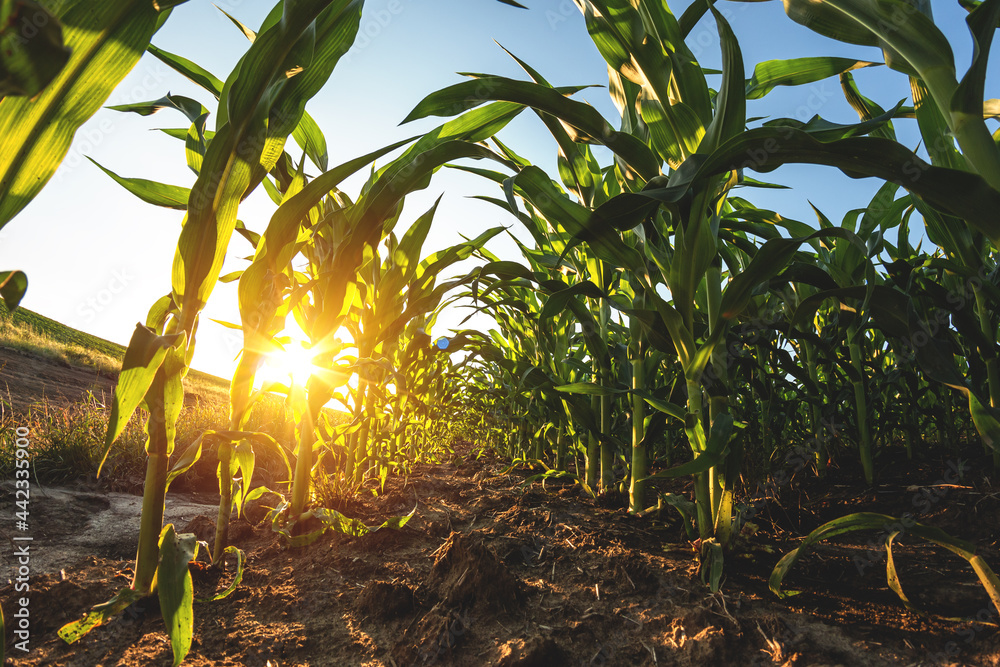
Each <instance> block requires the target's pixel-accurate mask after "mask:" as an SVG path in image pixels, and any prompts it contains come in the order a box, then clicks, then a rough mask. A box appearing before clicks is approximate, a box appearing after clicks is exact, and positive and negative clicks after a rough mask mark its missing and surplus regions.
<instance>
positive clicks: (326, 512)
mask: <svg viewBox="0 0 1000 667" xmlns="http://www.w3.org/2000/svg"><path fill="white" fill-rule="evenodd" d="M416 511H417V508H416V507H414V508H413V510H412V511H411V512H410V513H409V514H405V515H403V516H395V517H391V518H389V519H386V520H385V521H383V522H382V523H381V524H380V525H378V526H367V525H365V523H364V522H363V521H361V520H360V519H352V518H350V517H347V516H345V515H343V514H341V513H340V512H338V511H337V510H332V509H328V508H325V507H320V508H317V509H313V510H310V511H308V512H304V513H303V514H302V520H303V521H304V520H307V519H309V518H316V519H317V520H319V522H320V523H321V524H322V527H321V528H318V529H317V530H314V531H312V532H311V533H307V534H305V535H294V536H293V535H292V534H291V530H290V527H287V526H286V527H285V528H279V529H277V530H276V531H275V532H277V533H280V534H281V535H284V536H285V537H286V538H288V545H289V546H290V547H302V546H306V545H308V544H312V543H313V542H315V541H316V540H318V539H319V538H320V536H321V535H322V534H323V533H325V532H326V531H328V530H332V531H334V532H337V533H342V534H344V535H349V536H351V537H363V536H365V535H368V534H370V533H374V532H375V531H378V530H382V529H383V528H388V529H390V530H401V529H402V528H403V527H404V526H406V524H407V522H408V521H409V520H410V519H411V518H413V515H414V513H415V512H416Z"/></svg>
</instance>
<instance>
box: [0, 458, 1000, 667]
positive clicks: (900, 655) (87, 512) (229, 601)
mask: <svg viewBox="0 0 1000 667" xmlns="http://www.w3.org/2000/svg"><path fill="white" fill-rule="evenodd" d="M455 451H456V454H455V456H454V458H453V459H452V460H449V461H447V462H445V463H441V464H437V465H430V464H419V465H416V466H414V468H413V470H412V471H411V474H410V475H408V476H407V477H405V478H404V477H394V478H390V479H389V481H388V483H387V485H386V488H385V489H384V492H383V493H382V494H380V495H378V496H364V497H360V498H358V499H352V500H350V501H345V502H344V503H343V504H342V505H341V506H340V507H339V508H338V509H340V510H341V511H343V512H344V513H345V514H347V515H349V516H351V517H357V518H360V519H362V520H363V521H364V522H365V523H366V524H368V525H370V526H376V525H379V524H381V523H382V522H383V521H384V520H385V519H386V518H388V517H392V516H400V515H405V514H407V513H409V512H411V511H413V512H414V514H413V517H412V518H411V519H410V520H409V522H408V523H407V524H406V525H405V527H403V528H402V529H401V530H390V529H383V530H379V531H377V532H374V533H371V534H369V535H366V536H364V537H349V536H347V535H342V534H336V533H327V534H325V535H324V536H323V537H321V538H320V539H319V540H318V541H317V542H315V543H313V544H312V545H310V546H307V547H302V548H297V549H289V548H287V547H286V546H285V545H284V543H283V538H281V536H279V535H278V534H276V533H275V532H274V531H273V530H272V527H271V523H270V522H269V521H267V520H266V514H267V505H268V502H267V497H266V496H265V497H264V498H262V499H261V502H257V503H255V504H254V505H253V506H252V507H248V509H247V511H246V512H245V513H244V514H243V515H242V516H241V517H240V518H234V519H233V522H232V528H231V531H230V534H231V539H232V542H233V544H235V545H236V546H237V547H239V548H240V549H241V550H243V551H244V552H245V554H246V563H245V567H246V569H245V573H244V575H243V580H242V582H241V584H240V585H239V586H238V587H237V589H236V591H235V592H234V593H233V594H232V595H231V596H229V597H227V598H224V599H222V600H218V601H215V602H207V603H196V605H195V628H194V642H193V645H192V648H191V651H190V653H189V655H188V657H187V659H186V660H185V662H184V664H185V665H192V666H204V665H229V666H236V665H245V666H248V667H256V666H261V667H264V666H272V667H291V666H295V665H310V666H319V665H330V666H334V665H336V666H342V665H344V666H346V665H364V666H376V665H392V666H394V667H404V666H405V667H409V666H410V665H442V666H458V665H498V666H503V667H513V666H515V665H520V666H532V665H535V666H539V667H543V666H557V665H571V666H574V667H575V666H577V665H580V666H596V665H656V666H659V665H681V666H688V665H690V666H692V667H693V666H696V665H782V666H794V665H810V666H813V665H826V666H830V667H833V666H835V665H843V666H854V665H857V666H865V667H868V666H881V665H914V666H916V665H991V666H996V665H998V664H1000V635H998V634H997V631H996V629H995V627H994V626H992V625H989V624H984V623H978V624H977V623H969V622H961V621H956V620H946V619H945V617H955V616H960V617H966V618H977V617H978V620H979V621H987V622H990V623H996V621H997V615H996V610H995V609H994V608H993V606H992V604H991V602H990V600H989V598H988V596H987V594H986V593H985V591H984V590H983V588H982V586H980V585H979V584H978V582H977V580H976V576H975V574H974V573H973V571H972V569H971V568H970V567H968V566H967V565H966V563H965V562H964V561H962V560H961V559H960V558H958V557H956V556H954V555H952V554H951V553H949V552H947V551H945V550H943V549H940V548H938V547H933V546H931V545H929V544H928V543H926V542H921V541H919V540H916V539H913V538H910V537H906V536H905V535H904V536H902V537H900V538H898V539H897V546H896V547H895V548H894V556H895V561H896V563H897V566H898V568H899V574H900V578H901V581H902V584H903V586H904V589H905V591H906V593H907V595H908V597H909V599H910V600H911V601H912V602H913V604H914V605H916V606H917V607H919V608H921V609H923V610H924V611H925V612H927V615H923V614H919V613H916V612H914V611H909V610H907V609H906V608H905V607H904V605H903V604H902V603H901V602H900V600H899V598H898V597H897V596H896V595H895V594H894V593H893V592H892V591H891V590H890V589H889V587H888V585H887V583H886V577H885V558H884V549H879V548H875V547H874V546H873V545H876V544H880V543H881V541H882V539H883V538H884V537H885V535H884V534H882V535H877V534H873V533H854V534H849V535H845V536H841V537H838V538H836V539H834V540H832V541H831V542H830V543H824V544H821V545H819V546H818V547H817V548H816V549H815V550H814V551H812V552H810V554H809V555H807V556H804V557H803V558H802V559H801V560H800V562H799V563H798V564H797V565H796V566H795V568H794V569H793V571H792V573H791V574H790V575H789V577H788V579H787V581H786V588H788V589H799V590H802V591H803V592H802V593H801V594H799V595H796V596H794V597H791V598H788V599H786V600H781V599H778V598H777V597H776V596H775V595H774V594H773V593H771V592H770V591H769V590H768V585H767V579H768V577H769V575H770V573H771V570H772V568H773V567H774V566H775V564H776V563H777V562H778V560H779V559H780V557H781V555H782V554H784V553H787V552H788V551H789V550H791V549H793V548H795V546H797V544H798V543H799V541H800V538H801V537H802V535H804V534H805V533H807V532H808V531H810V530H812V529H813V528H815V527H817V526H818V525H820V524H821V523H823V522H824V521H827V520H829V519H832V518H836V517H838V516H842V515H844V514H848V513H850V512H855V511H879V512H883V513H885V514H890V515H893V516H901V515H903V514H904V513H908V514H909V515H911V516H913V517H914V518H916V519H917V520H919V521H921V522H924V523H927V524H930V525H933V526H937V527H940V528H942V529H944V530H946V531H948V532H949V533H950V534H952V535H954V536H956V537H961V538H964V539H967V540H970V541H972V542H974V543H975V544H976V545H977V547H978V553H979V554H980V555H981V556H982V557H983V558H984V559H985V561H986V562H987V563H988V564H990V565H991V566H992V567H994V568H997V567H1000V556H998V550H997V546H998V545H997V537H996V536H997V534H998V522H1000V512H998V510H1000V493H998V492H997V491H996V490H995V486H994V485H992V484H991V480H990V479H989V475H992V474H993V473H992V472H991V470H992V466H991V464H990V463H989V462H988V460H987V459H986V458H984V457H983V456H982V450H981V448H978V449H976V448H973V449H970V450H969V451H968V452H967V457H968V459H969V460H970V461H971V463H970V464H969V465H968V466H966V465H959V463H960V460H959V459H957V458H956V459H953V460H951V461H948V460H935V459H927V460H925V461H923V462H919V463H909V462H906V461H905V459H904V460H902V461H900V460H897V459H894V458H893V457H892V456H889V452H891V451H892V450H886V451H885V452H883V456H882V457H880V458H879V460H878V466H879V483H878V484H877V485H876V486H875V487H874V488H873V489H869V488H867V487H866V486H865V485H864V483H863V482H862V481H860V480H861V479H862V478H861V475H860V474H859V471H857V470H855V469H849V468H842V469H841V468H831V469H830V470H829V473H828V476H827V478H826V479H825V480H817V479H816V477H815V476H814V475H811V474H808V472H807V471H806V470H802V471H799V472H797V473H796V474H794V475H792V476H791V478H790V479H788V480H784V481H785V483H784V484H782V485H778V486H775V487H773V488H771V489H767V490H766V492H761V493H760V494H744V495H746V496H747V497H751V496H754V495H759V496H760V497H759V498H757V501H758V502H757V503H755V516H754V518H753V521H752V525H748V527H747V529H746V530H745V531H744V534H743V536H742V537H741V538H740V540H739V543H738V545H737V548H736V550H735V552H734V553H733V554H730V555H727V556H726V575H725V578H724V580H723V583H722V590H721V592H719V593H716V594H712V593H710V592H709V590H708V589H707V587H706V586H705V585H704V584H703V583H702V581H701V578H700V576H699V574H698V566H697V561H696V558H695V556H696V548H695V545H694V544H693V543H692V542H690V541H689V540H688V539H687V537H686V534H685V532H684V530H683V526H682V524H681V521H680V519H679V515H677V514H676V513H675V512H674V510H672V509H668V510H667V511H665V513H664V514H663V515H662V516H661V517H656V516H648V517H642V518H640V517H635V516H630V515H629V514H628V513H627V511H626V510H625V508H624V506H623V503H622V502H621V501H620V500H619V499H617V498H615V497H606V498H601V499H598V500H594V499H592V498H590V497H588V496H587V495H585V494H583V493H582V492H581V490H580V488H579V487H578V486H577V487H573V486H564V487H560V486H553V485H551V484H549V485H548V486H547V487H546V488H542V486H541V485H540V484H538V483H533V484H530V485H524V484H523V482H524V480H525V479H526V477H527V476H528V475H529V474H530V473H529V471H526V470H521V469H514V470H507V469H506V468H505V465H504V463H503V462H501V461H500V460H498V459H496V458H493V457H492V456H491V455H479V454H478V452H477V450H476V449H475V448H474V447H473V446H472V445H470V444H469V443H459V444H457V445H456V446H455ZM844 458H845V460H846V457H844ZM959 470H961V471H962V474H959V472H958V471H959ZM210 481H212V480H208V481H207V482H206V488H204V489H202V491H201V493H199V494H196V495H192V494H191V493H190V492H186V493H176V492H174V491H173V490H171V493H170V494H169V495H168V498H167V509H168V512H170V513H171V514H170V515H169V520H170V521H173V522H174V523H176V525H177V527H178V528H179V529H180V532H194V533H195V534H197V535H199V538H200V539H210V538H211V535H212V532H213V529H214V518H215V516H216V510H215V507H214V502H215V500H216V499H217V496H213V495H211V493H209V491H210V488H209V487H210V484H208V482H210ZM671 484H672V486H670V487H669V488H668V490H670V491H672V492H674V493H678V494H685V495H686V496H687V497H691V489H690V486H689V485H688V484H686V483H684V482H673V483H671ZM272 498H273V497H272ZM137 501H138V498H137V497H135V496H128V495H127V494H111V493H109V492H106V491H103V490H101V489H98V488H97V487H89V486H86V485H85V484H81V485H78V486H76V487H73V488H63V489H54V488H42V487H40V486H38V485H37V484H35V483H34V482H33V483H32V491H31V517H32V532H31V535H32V536H33V537H34V540H33V541H32V543H31V558H32V560H31V565H30V567H31V574H30V586H31V589H30V604H29V610H30V619H31V626H30V628H31V638H30V646H29V650H28V652H26V653H22V652H21V651H19V650H17V649H16V648H14V646H13V642H12V639H13V627H12V626H13V623H12V622H11V621H12V616H11V614H12V610H13V609H14V608H15V607H14V600H15V599H16V598H17V597H19V596H20V595H21V594H20V593H15V592H14V589H13V584H12V583H11V581H10V580H8V582H7V584H6V586H4V587H3V588H0V602H2V604H3V608H4V611H5V612H7V619H8V624H7V637H6V638H7V654H8V662H7V664H11V665H67V666H69V665H73V666H76V665H79V666H81V667H83V666H86V667H92V666H95V665H104V666H110V665H142V666H146V665H149V666H159V665H164V666H165V665H170V664H171V662H172V660H171V650H170V644H169V641H168V639H167V635H166V633H165V631H164V626H163V620H162V618H161V617H160V614H159V607H158V604H157V602H156V600H155V599H147V600H144V601H140V602H139V603H136V604H135V605H133V606H132V607H130V608H129V609H128V610H126V611H125V612H124V613H122V614H121V615H120V616H118V617H117V618H115V619H114V620H112V621H111V622H109V623H107V624H105V625H104V626H101V627H98V628H96V629H94V630H93V631H92V632H91V633H90V634H88V635H87V636H86V637H84V638H83V639H81V640H80V641H79V642H77V643H75V644H72V645H67V644H65V643H64V642H63V641H62V640H60V639H59V638H58V637H57V635H56V631H57V630H58V628H59V627H61V626H62V625H63V624H65V623H68V622H70V621H73V620H76V619H78V618H80V617H81V616H82V615H83V613H84V612H85V611H86V610H88V609H89V608H90V607H91V606H93V605H96V604H99V603H102V602H105V601H107V600H109V599H110V598H111V597H112V596H113V595H115V593H117V592H118V591H119V590H120V589H121V588H123V587H125V586H128V584H129V582H130V581H131V576H132V563H131V558H132V557H133V556H134V540H135V535H136V532H137V528H138V519H137V515H136V510H135V507H136V504H137ZM13 503H14V498H13V494H12V492H11V491H10V488H9V486H7V487H4V488H3V489H0V516H8V517H11V522H13V513H14V512H15V511H16V508H14V507H13ZM4 533H5V536H7V537H8V538H12V537H13V536H14V535H15V532H14V531H12V530H10V531H7V530H5V531H4ZM14 545H15V543H14V542H13V541H10V542H9V543H8V546H7V547H4V548H3V549H2V550H0V551H2V556H3V558H4V559H5V560H4V562H3V565H4V566H5V567H7V568H8V572H9V573H10V576H11V577H12V578H13V577H14V576H15V573H14V568H13V566H14V562H13V558H12V556H11V554H12V553H13V551H14ZM191 569H192V575H193V577H194V585H195V597H196V598H206V597H210V596H211V595H212V594H214V593H215V592H218V591H221V590H223V589H224V588H225V587H226V586H227V585H228V584H229V582H230V581H231V580H232V577H233V570H234V561H232V560H230V561H229V562H228V565H227V569H226V570H225V571H222V570H220V569H216V568H208V567H206V566H204V565H203V564H201V563H197V564H194V565H192V568H191Z"/></svg>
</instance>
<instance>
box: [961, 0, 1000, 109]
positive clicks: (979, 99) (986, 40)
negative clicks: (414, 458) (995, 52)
mask: <svg viewBox="0 0 1000 667" xmlns="http://www.w3.org/2000/svg"><path fill="white" fill-rule="evenodd" d="M965 22H966V24H968V26H969V32H971V33H972V39H973V42H974V43H975V49H974V51H973V55H972V65H971V66H970V67H969V70H968V71H967V72H966V73H965V76H964V77H962V81H961V83H960V84H959V86H958V90H956V91H955V96H954V97H953V98H952V99H951V110H952V111H957V112H960V113H966V114H971V115H975V116H982V115H983V97H984V95H985V92H986V69H987V65H988V64H989V57H990V48H991V47H992V46H993V35H994V33H995V32H996V30H997V25H998V23H1000V1H998V0H986V2H983V3H982V4H981V5H980V6H978V7H976V9H975V10H973V11H972V12H971V13H970V14H969V15H968V16H967V17H966V19H965Z"/></svg>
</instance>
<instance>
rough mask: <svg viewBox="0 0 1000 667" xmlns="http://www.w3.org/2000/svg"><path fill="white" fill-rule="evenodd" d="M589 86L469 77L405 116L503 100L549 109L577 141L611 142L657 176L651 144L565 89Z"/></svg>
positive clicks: (640, 167)
mask: <svg viewBox="0 0 1000 667" xmlns="http://www.w3.org/2000/svg"><path fill="white" fill-rule="evenodd" d="M583 88H586V86H575V87H572V88H549V87H547V86H543V85H539V84H536V83H531V82H529V81H516V80H514V79H507V78H504V77H499V76H491V77H486V78H483V79H478V80H475V81H466V82H463V83H459V84H455V85H453V86H449V87H447V88H443V89H441V90H439V91H437V92H434V93H431V94H430V95H428V96H427V97H425V98H424V99H423V100H421V101H420V102H419V103H418V104H417V106H416V107H414V109H413V110H412V111H411V112H410V113H409V114H408V115H407V116H406V118H405V119H404V120H403V122H404V123H408V122H411V121H414V120H418V119H420V118H425V117H427V116H449V115H453V114H456V113H459V112H461V111H464V110H466V109H470V108H472V107H475V106H477V105H479V104H482V103H483V102H487V101H493V100H502V101H507V102H511V103H516V104H519V105H524V106H530V107H531V108H532V109H536V110H538V111H543V112H545V113H549V114H551V115H552V116H555V117H556V118H559V119H560V120H561V121H563V122H564V123H566V126H567V128H568V129H569V128H572V129H573V130H575V133H576V136H574V137H573V139H574V140H576V141H583V142H593V143H599V144H603V145H604V146H607V147H608V148H610V149H611V150H612V151H614V152H615V154H617V155H619V156H620V157H621V158H622V159H624V160H625V161H626V162H627V163H628V164H629V165H630V166H631V167H632V168H633V169H635V170H636V171H637V172H638V173H639V174H640V175H641V176H642V177H643V178H645V179H649V178H652V177H653V176H656V175H657V174H658V173H659V171H660V169H659V161H658V160H657V159H656V158H655V157H654V156H653V155H652V153H651V152H650V151H649V148H648V147H647V146H645V145H644V144H643V143H642V142H641V141H639V140H638V139H636V138H635V137H633V136H631V135H629V134H625V133H622V132H618V131H616V130H615V129H613V128H612V127H611V125H609V124H608V122H607V121H606V120H605V119H604V118H603V117H602V116H601V115H600V113H598V112H597V110H596V109H594V108H593V107H592V106H590V105H589V104H584V103H582V102H576V101H574V100H571V99H569V98H567V97H565V93H568V92H575V91H576V90H582V89H583Z"/></svg>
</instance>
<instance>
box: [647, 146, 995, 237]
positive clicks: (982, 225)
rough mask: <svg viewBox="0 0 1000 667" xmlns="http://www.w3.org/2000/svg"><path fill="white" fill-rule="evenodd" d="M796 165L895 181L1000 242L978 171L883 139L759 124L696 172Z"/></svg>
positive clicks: (990, 192) (991, 198)
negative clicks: (927, 158)
mask: <svg viewBox="0 0 1000 667" xmlns="http://www.w3.org/2000/svg"><path fill="white" fill-rule="evenodd" d="M794 163H809V164H825V165H828V166H832V167H837V168H839V169H840V170H841V171H843V172H844V173H845V174H847V175H848V176H850V177H852V178H862V177H866V176H874V177H877V178H881V179H883V180H887V181H891V182H893V183H897V184H899V185H901V186H902V187H904V188H906V189H908V190H909V191H910V192H911V193H913V194H914V195H916V196H918V197H920V198H922V199H923V200H924V201H926V202H927V203H928V204H930V205H931V206H933V207H935V208H937V209H938V210H940V211H942V212H944V213H947V214H949V215H953V216H955V217H957V218H961V219H964V220H965V221H966V222H968V223H969V224H971V225H972V226H973V227H975V228H976V229H978V230H979V231H980V232H982V233H983V234H985V235H986V236H987V237H988V238H990V240H992V241H993V242H994V243H1000V222H998V221H997V219H996V216H992V215H989V214H986V213H985V212H986V211H992V210H998V209H1000V192H998V191H996V190H994V189H993V188H991V187H990V186H989V185H988V184H987V183H986V181H985V180H984V179H983V178H982V177H980V176H978V175H976V174H971V173H968V172H962V171H958V170H954V169H947V168H943V167H935V166H932V165H929V164H927V163H926V162H924V161H923V160H921V159H920V158H919V157H917V156H916V155H915V154H914V153H913V152H912V151H910V150H908V149H906V148H905V147H903V146H901V145H899V144H897V143H895V142H891V141H887V140H885V139H878V138H875V137H855V138H850V139H842V140H838V141H832V142H828V143H823V142H819V141H817V140H815V139H813V138H812V137H810V136H809V135H808V134H807V133H805V132H800V131H798V130H795V129H792V128H758V129H754V130H749V131H747V132H745V133H744V134H743V135H741V136H739V137H736V138H734V139H732V140H730V141H729V142H727V143H726V144H725V145H723V146H721V147H720V148H719V150H717V151H716V152H715V153H713V154H712V155H711V156H710V157H709V158H708V159H707V160H706V161H705V162H703V163H702V164H701V165H700V169H699V171H700V175H708V174H716V173H721V172H724V171H728V170H730V169H740V168H749V169H754V170H756V171H771V170H772V169H775V168H777V167H778V166H780V165H782V164H794ZM671 192H672V191H671ZM637 194H639V195H640V196H643V195H645V196H649V197H656V196H657V195H658V194H659V193H658V192H657V191H656V190H652V191H648V192H643V193H637Z"/></svg>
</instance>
